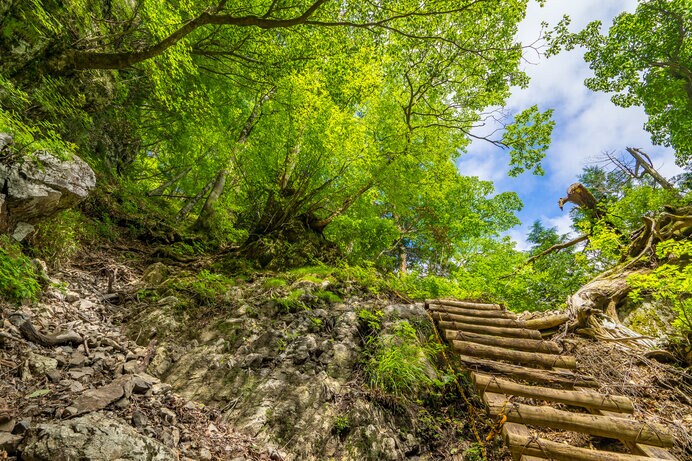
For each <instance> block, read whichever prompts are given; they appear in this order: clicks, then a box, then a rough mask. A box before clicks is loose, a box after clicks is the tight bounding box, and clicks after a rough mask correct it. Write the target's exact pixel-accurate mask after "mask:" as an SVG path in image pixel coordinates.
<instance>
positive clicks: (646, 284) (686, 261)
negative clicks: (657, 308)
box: [627, 240, 692, 342]
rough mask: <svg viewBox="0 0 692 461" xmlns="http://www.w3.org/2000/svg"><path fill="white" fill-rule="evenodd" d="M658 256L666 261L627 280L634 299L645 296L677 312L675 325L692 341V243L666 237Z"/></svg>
mask: <svg viewBox="0 0 692 461" xmlns="http://www.w3.org/2000/svg"><path fill="white" fill-rule="evenodd" d="M656 256H657V257H658V259H659V260H660V261H665V262H664V263H663V264H661V265H659V266H658V267H657V268H656V269H654V270H653V271H651V272H649V273H647V274H632V275H630V276H629V277H628V278H627V283H628V284H629V285H630V286H631V287H632V291H631V292H630V293H629V297H630V299H632V301H634V302H642V301H643V300H644V297H645V296H649V297H651V299H653V300H654V301H659V302H663V303H666V304H668V305H669V306H671V307H672V308H673V310H675V312H676V313H677V318H676V319H675V320H674V321H673V326H674V327H675V328H676V330H677V331H678V333H679V334H680V335H681V336H682V337H683V338H686V339H687V341H688V342H692V264H690V259H692V242H690V241H675V240H666V241H663V242H661V243H659V244H658V245H657V247H656Z"/></svg>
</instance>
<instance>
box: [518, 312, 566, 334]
mask: <svg viewBox="0 0 692 461" xmlns="http://www.w3.org/2000/svg"><path fill="white" fill-rule="evenodd" d="M569 320H570V316H569V314H556V315H548V316H545V317H538V318H535V319H530V320H524V325H525V327H526V328H531V329H532V330H547V329H549V328H555V327H557V326H560V325H562V324H564V323H567V322H569Z"/></svg>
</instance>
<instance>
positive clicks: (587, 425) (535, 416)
mask: <svg viewBox="0 0 692 461" xmlns="http://www.w3.org/2000/svg"><path fill="white" fill-rule="evenodd" d="M488 409H489V411H490V413H491V414H504V415H505V416H507V421H509V422H513V423H520V424H528V425H536V426H544V427H550V428H553V429H562V430H565V431H574V432H581V433H585V434H591V435H597V436H599V437H608V438H611V439H619V440H628V441H632V442H637V443H645V444H648V445H654V446H659V447H672V446H673V437H672V436H671V435H670V433H668V432H667V431H666V430H665V428H664V427H663V426H661V425H659V424H654V423H642V422H639V421H635V420H633V419H627V418H622V417H614V416H598V415H592V414H583V413H573V412H569V411H564V410H557V409H555V408H552V407H549V406H537V407H536V406H532V405H524V404H522V403H511V402H509V403H503V404H502V405H497V404H491V405H489V408H488Z"/></svg>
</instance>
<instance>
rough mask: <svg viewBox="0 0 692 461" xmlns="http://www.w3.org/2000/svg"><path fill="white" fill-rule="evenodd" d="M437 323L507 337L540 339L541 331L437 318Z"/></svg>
mask: <svg viewBox="0 0 692 461" xmlns="http://www.w3.org/2000/svg"><path fill="white" fill-rule="evenodd" d="M437 323H438V325H439V326H440V328H442V329H447V330H455V331H456V330H458V331H469V332H471V333H479V334H482V335H492V336H505V337H509V338H531V339H541V333H540V331H538V330H530V329H528V328H505V327H491V326H487V325H473V324H469V323H463V322H448V321H446V320H439V321H438V322H437Z"/></svg>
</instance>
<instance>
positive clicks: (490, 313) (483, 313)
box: [428, 304, 517, 319]
mask: <svg viewBox="0 0 692 461" xmlns="http://www.w3.org/2000/svg"><path fill="white" fill-rule="evenodd" d="M428 309H430V310H431V311H433V312H444V313H448V314H458V315H466V316H468V317H484V318H498V317H500V318H507V319H514V318H517V315H516V314H515V313H513V312H509V311H499V310H483V309H468V308H465V307H456V306H441V305H439V304H430V305H429V306H428Z"/></svg>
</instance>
